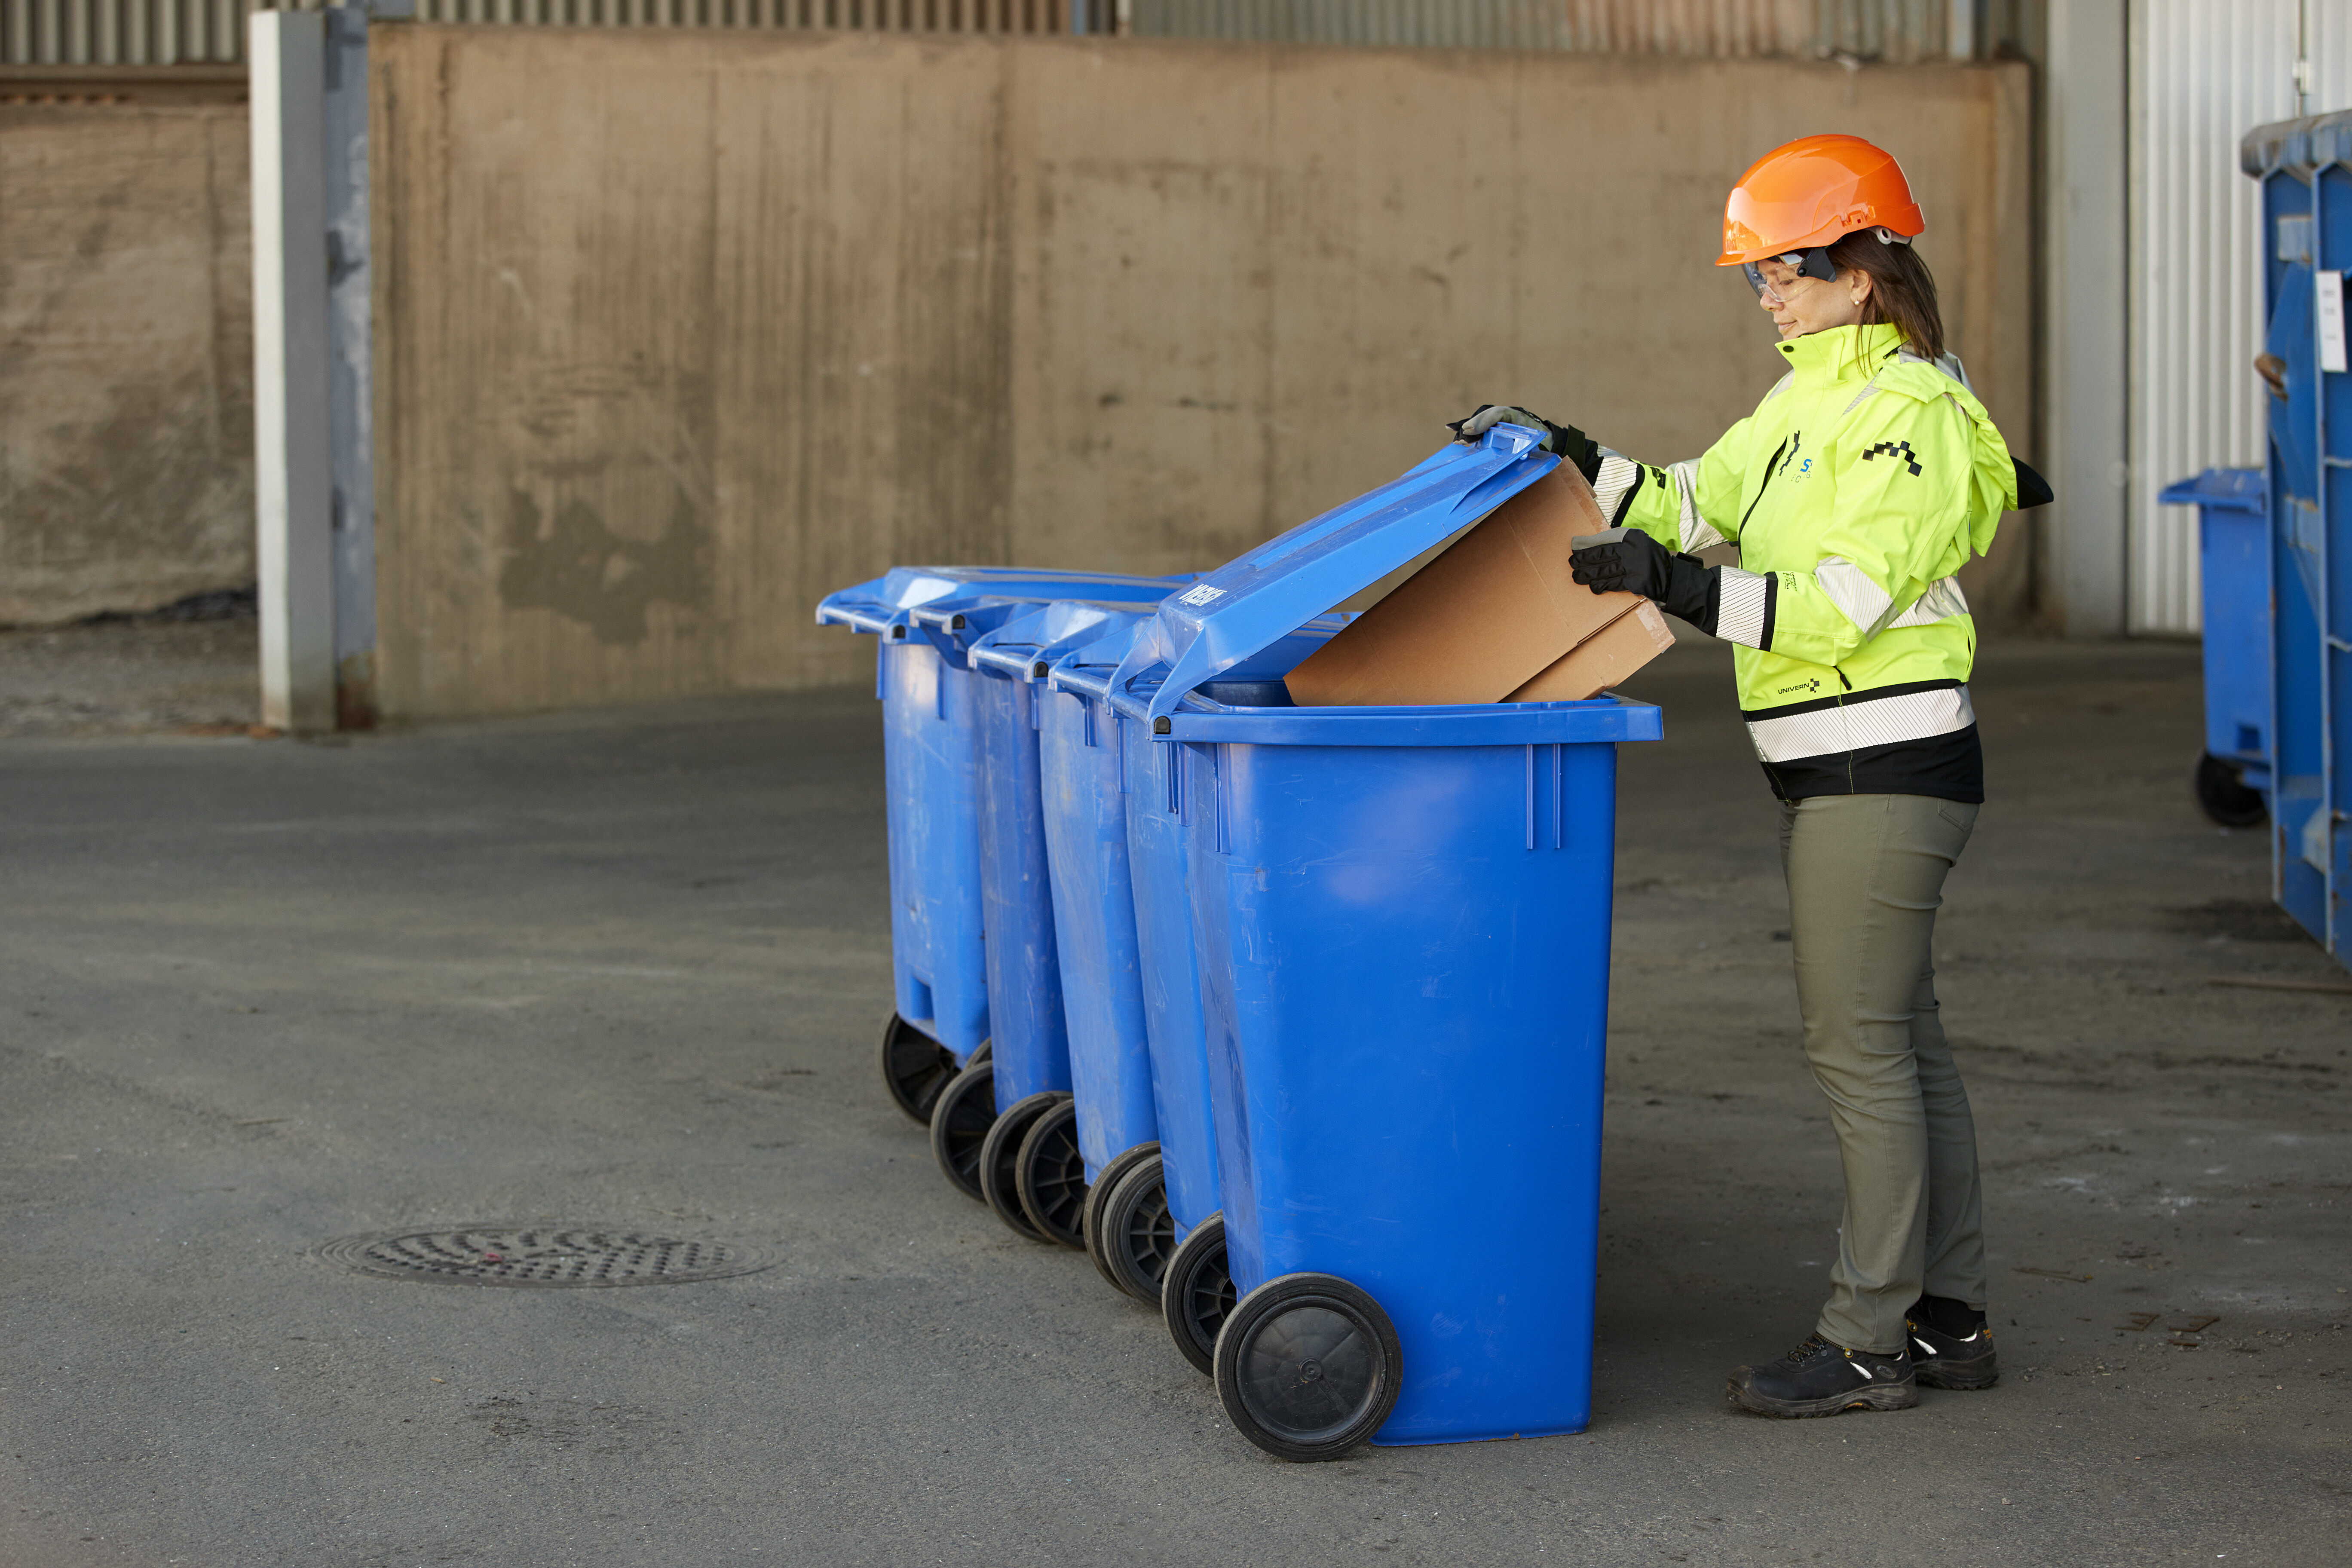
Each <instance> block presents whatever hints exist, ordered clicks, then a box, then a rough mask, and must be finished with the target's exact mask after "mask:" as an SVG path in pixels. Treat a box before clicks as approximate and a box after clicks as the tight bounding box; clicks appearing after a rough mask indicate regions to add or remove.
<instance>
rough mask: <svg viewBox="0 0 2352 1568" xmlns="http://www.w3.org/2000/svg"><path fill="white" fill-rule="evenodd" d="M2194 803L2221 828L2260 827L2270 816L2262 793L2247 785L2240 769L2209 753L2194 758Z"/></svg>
mask: <svg viewBox="0 0 2352 1568" xmlns="http://www.w3.org/2000/svg"><path fill="white" fill-rule="evenodd" d="M2196 789H2197V804H2198V805H2200V806H2202V807H2204V808H2205V815H2206V816H2210V817H2211V818H2212V819H2213V820H2214V821H2215V822H2217V823H2219V824H2221V826H2223V827H2260V826H2262V825H2263V822H2264V821H2266V820H2267V819H2268V818H2269V816H2270V808H2269V807H2267V806H2265V805H2263V792H2262V791H2260V790H2258V789H2252V788H2250V787H2248V785H2247V784H2246V775H2245V772H2244V770H2242V768H2240V767H2239V766H2238V764H2237V763H2232V762H2228V761H2225V760H2224V759H2222V758H2221V757H2217V756H2215V755H2214V754H2213V753H2212V752H2200V753H2199V755H2198V758H2197V783H2196Z"/></svg>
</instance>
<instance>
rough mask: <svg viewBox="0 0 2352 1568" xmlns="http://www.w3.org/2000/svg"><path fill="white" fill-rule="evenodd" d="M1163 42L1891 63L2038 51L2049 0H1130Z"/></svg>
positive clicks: (1139, 28) (1138, 20) (1138, 22)
mask: <svg viewBox="0 0 2352 1568" xmlns="http://www.w3.org/2000/svg"><path fill="white" fill-rule="evenodd" d="M1129 3H1130V5H1131V6H1132V11H1131V16H1132V22H1133V28H1134V31H1135V32H1136V33H1138V34H1140V35H1149V36H1153V37H1207V38H1246V39H1255V40H1270V41H1276V42H1298V43H1309V42H1315V43H1342V44H1379V45H1389V46H1396V47H1442V48H1498V49H1565V50H1570V51H1573V52H1576V53H1580V54H1622V55H1691V56H1701V57H1707V58H1723V57H1753V56H1771V57H1778V58H1801V59H1804V58H1835V57H1838V56H1844V57H1847V58H1852V59H1855V60H1884V61H1887V62H1890V63H1904V64H1909V63H1914V62H1916V61H1920V60H1931V59H1944V58H1955V57H1957V58H1962V59H1973V58H1990V57H1992V56H1998V55H2013V56H2023V55H2025V54H2027V53H2028V52H2029V50H2028V47H2027V46H2028V44H2029V41H2030V38H2031V31H2030V29H2031V26H2032V22H2033V21H2034V19H2035V16H2036V15H2037V11H2038V0H1129Z"/></svg>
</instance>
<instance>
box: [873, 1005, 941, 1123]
mask: <svg viewBox="0 0 2352 1568" xmlns="http://www.w3.org/2000/svg"><path fill="white" fill-rule="evenodd" d="M955 1075H956V1064H955V1058H954V1056H953V1055H952V1054H950V1052H949V1050H948V1048H947V1047H945V1046H943V1045H941V1044H940V1043H939V1042H938V1041H937V1040H935V1039H933V1038H931V1037H930V1036H929V1035H927V1034H925V1033H923V1031H922V1030H920V1029H918V1028H917V1027H915V1026H914V1025H912V1024H909V1023H908V1022H907V1020H906V1019H904V1018H901V1017H900V1016H898V1014H896V1013H892V1014H891V1015H890V1018H889V1021H888V1022H887V1023H886V1024H884V1025H883V1026H882V1084H883V1087H884V1088H886V1089H888V1090H889V1091H890V1102H891V1103H892V1104H893V1105H896V1106H897V1107H898V1109H899V1110H903V1111H905V1112H906V1113H907V1114H908V1115H909V1116H911V1117H913V1118H914V1119H915V1120H916V1121H919V1122H921V1123H922V1124H923V1125H924V1126H926V1127H928V1126H929V1125H930V1121H931V1106H932V1104H933V1103H934V1102H936V1101H937V1100H938V1099H939V1098H940V1090H941V1089H945V1088H947V1086H948V1080H949V1079H952V1078H953V1077H955Z"/></svg>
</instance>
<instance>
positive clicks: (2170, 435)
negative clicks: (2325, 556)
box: [2119, 0, 2352, 634]
mask: <svg viewBox="0 0 2352 1568" xmlns="http://www.w3.org/2000/svg"><path fill="white" fill-rule="evenodd" d="M2135 21H2136V25H2137V37H2136V38H2135V40H2134V42H2135V46H2136V47H2135V49H2134V55H2135V58H2134V61H2133V75H2134V78H2135V81H2134V95H2133V96H2134V104H2133V128H2132V138H2131V144H2132V149H2133V151H2132V163H2133V165H2134V166H2133V169H2132V171H2131V173H2132V177H2133V178H2132V184H2133V222H2132V228H2133V235H2132V248H2133V250H2134V252H2135V258H2134V264H2133V267H2132V273H2133V277H2132V279H2131V286H2132V287H2133V289H2134V291H2135V292H2134V298H2133V300H2132V315H2133V319H2134V320H2133V334H2132V335H2133V348H2132V356H2133V361H2134V363H2133V371H2134V374H2133V377H2132V382H2133V384H2134V386H2135V387H2136V389H2137V390H2136V402H2135V405H2134V407H2133V409H2132V437H2131V444H2132V460H2131V473H2130V476H2129V482H2130V484H2131V496H2130V537H2129V541H2128V544H2127V552H2128V553H2127V556H2126V562H2127V570H2128V572H2129V574H2130V626H2131V628H2132V630H2134V631H2136V632H2150V633H2158V634H2187V633H2194V632H2196V631H2197V630H2198V629H2199V626H2200V618H2201V617H2200V614H2199V600H2198V595H2199V577H2198V570H2197V513H2196V511H2195V510H2194V509H2193V508H2189V507H2167V506H2158V504H2157V503H2156V493H2157V491H2158V490H2159V489H2163V488H2164V486H2166V485H2167V484H2169V483H2170V482H2171V481H2173V480H2174V479H2185V478H2187V477H2189V475H2191V474H2194V473H2197V472H2199V471H2200V470H2201V469H2204V468H2214V467H2229V468H2257V467H2260V466H2261V465H2262V464H2263V461H2264V459H2265V452H2264V447H2263V441H2264V429H2265V426H2264V421H2265V418H2266V417H2267V415H2266V408H2265V405H2266V399H2267V394H2266V393H2265V392H2264V391H2263V387H2262V384H2261V383H2260V382H2259V381H2258V380H2257V379H2256V378H2255V375H2254V371H2253V362H2254V356H2255V355H2256V354H2257V353H2261V352H2262V341H2263V315H2262V244H2263V236H2262V233H2261V223H2260V211H2259V201H2258V195H2259V193H2258V192H2257V191H2256V189H2255V186H2254V182H2252V180H2249V179H2247V178H2246V177H2245V176H2244V175H2243V174H2240V173H2239V172H2238V142H2239V139H2240V138H2241V137H2242V136H2244V134H2245V133H2246V132H2248V131H2251V130H2252V129H2253V128H2254V127H2255V126H2257V125H2261V124H2263V123H2265V122H2266V121H2274V120H2287V119H2292V118H2294V116H2295V115H2296V114H2298V113H2300V112H2305V110H2306V109H2307V110H2308V111H2309V112H2312V113H2322V112H2325V111H2326V110H2336V109H2344V108H2352V5H2346V4H2345V3H2344V0H2138V7H2137V16H2136V17H2135ZM2299 30H2300V31H2299ZM2299 36H2300V37H2303V38H2304V39H2305V41H2306V42H2305V47H2307V49H2308V51H2309V56H2310V59H2311V65H2312V79H2311V83H2310V89H2309V93H2310V96H2309V99H2308V101H2307V103H2305V102H2302V101H2299V100H2298V98H2297V95H2296V90H2295V79H2294V66H2295V58H2296V49H2297V39H2298V37H2299ZM2119 281H2120V280H2119Z"/></svg>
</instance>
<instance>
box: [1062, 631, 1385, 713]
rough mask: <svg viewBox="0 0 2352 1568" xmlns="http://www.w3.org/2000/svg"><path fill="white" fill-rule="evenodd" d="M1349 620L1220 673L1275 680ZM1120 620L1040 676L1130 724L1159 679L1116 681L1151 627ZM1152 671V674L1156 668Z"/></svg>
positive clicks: (1294, 636) (1300, 635) (1291, 638)
mask: <svg viewBox="0 0 2352 1568" xmlns="http://www.w3.org/2000/svg"><path fill="white" fill-rule="evenodd" d="M1354 618H1355V616H1354V613H1353V612H1352V611H1349V610H1334V611H1332V612H1331V613H1330V614H1329V615H1328V616H1316V617H1315V618H1314V619H1313V620H1311V621H1309V622H1307V624H1306V625H1305V626H1300V627H1299V628H1298V629H1297V630H1296V631H1294V632H1292V633H1290V634H1289V635H1288V636H1287V637H1276V639H1275V640H1274V641H1273V642H1271V643H1268V644H1267V645H1266V646H1265V647H1262V648H1260V649H1259V650H1258V651H1257V652H1256V653H1254V654H1252V655H1251V656H1250V657H1249V658H1245V659H1243V660H1242V661H1241V662H1240V663H1238V664H1235V665H1234V666H1232V667H1231V668H1228V669H1226V670H1224V671H1223V675H1224V677H1225V679H1229V680H1268V679H1271V680H1279V679H1282V678H1283V677H1284V676H1286V675H1287V674H1289V673H1290V672H1291V671H1292V670H1293V669H1296V668H1297V667H1298V664H1299V661H1300V660H1302V659H1304V658H1306V657H1307V655H1308V654H1310V653H1313V652H1314V651H1315V650H1316V648H1318V647H1321V646H1322V645H1323V644H1324V643H1327V642H1328V641H1330V640H1331V637H1332V634H1333V633H1335V632H1337V631H1338V630H1339V628H1340V627H1341V626H1346V625H1347V624H1348V623H1349V621H1350V620H1352V619H1354ZM1124 619H1125V622H1126V624H1125V625H1123V626H1119V627H1118V629H1117V630H1116V631H1114V632H1113V633H1112V634H1111V635H1110V636H1108V637H1103V638H1101V639H1099V640H1098V641H1095V642H1091V643H1087V644H1086V645H1084V646H1082V647H1076V648H1073V649H1071V650H1070V651H1068V652H1066V653H1065V654H1063V655H1062V656H1061V657H1060V658H1057V659H1055V660H1054V661H1053V663H1052V665H1051V666H1050V668H1047V670H1046V672H1045V682H1046V684H1047V685H1048V686H1051V687H1052V688H1053V689H1055V690H1056V691H1075V692H1076V693H1077V694H1078V695H1080V696H1082V697H1090V698H1093V699H1094V700H1097V701H1099V702H1108V703H1109V704H1110V705H1111V707H1112V708H1113V709H1114V710H1117V711H1118V712H1119V713H1122V714H1124V715H1126V716H1127V717H1128V718H1130V719H1141V718H1144V717H1146V716H1147V714H1148V713H1149V711H1150V706H1151V698H1152V696H1153V694H1154V693H1155V692H1156V691H1157V690H1158V689H1159V687H1160V677H1159V675H1157V674H1152V675H1149V676H1146V677H1145V678H1144V679H1141V680H1138V681H1136V682H1134V686H1135V688H1136V689H1132V690H1130V689H1128V685H1127V683H1126V682H1124V681H1123V680H1122V679H1121V676H1122V674H1123V672H1125V671H1126V669H1127V667H1128V656H1129V654H1130V653H1132V652H1133V651H1134V650H1135V641H1136V638H1137V637H1139V635H1141V634H1142V633H1144V632H1145V631H1146V630H1147V629H1148V628H1149V627H1150V625H1151V620H1150V616H1127V617H1124ZM1153 668H1154V669H1155V670H1156V669H1158V668H1161V667H1159V666H1154V667H1153Z"/></svg>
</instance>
